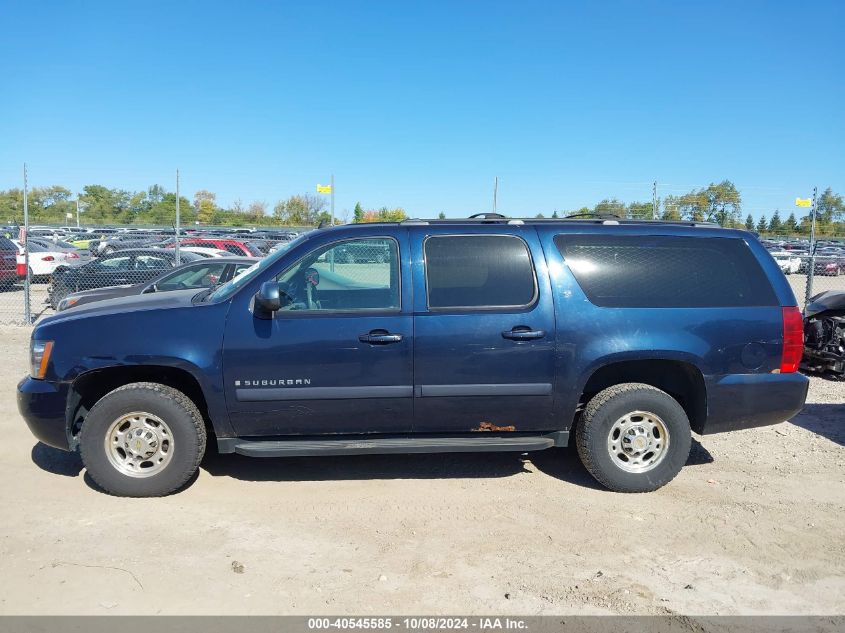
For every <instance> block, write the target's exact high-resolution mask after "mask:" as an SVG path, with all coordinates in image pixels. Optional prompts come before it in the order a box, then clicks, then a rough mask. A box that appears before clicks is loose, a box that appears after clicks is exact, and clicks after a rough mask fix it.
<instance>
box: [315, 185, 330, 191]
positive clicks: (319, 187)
mask: <svg viewBox="0 0 845 633" xmlns="http://www.w3.org/2000/svg"><path fill="white" fill-rule="evenodd" d="M331 192H332V186H331V185H317V193H331Z"/></svg>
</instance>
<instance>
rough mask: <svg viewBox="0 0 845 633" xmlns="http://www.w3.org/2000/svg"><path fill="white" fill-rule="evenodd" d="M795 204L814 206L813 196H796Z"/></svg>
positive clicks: (797, 205)
mask: <svg viewBox="0 0 845 633" xmlns="http://www.w3.org/2000/svg"><path fill="white" fill-rule="evenodd" d="M795 206H796V207H812V206H813V199H812V198H795Z"/></svg>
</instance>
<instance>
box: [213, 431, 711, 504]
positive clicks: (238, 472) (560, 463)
mask: <svg viewBox="0 0 845 633" xmlns="http://www.w3.org/2000/svg"><path fill="white" fill-rule="evenodd" d="M712 461H713V456H712V455H711V454H710V453H709V452H708V451H707V449H706V448H704V447H703V446H702V445H701V444H700V443H699V442H698V441H697V440H695V439H693V441H692V450H691V451H690V457H689V460H688V461H687V465H688V466H695V465H700V464H708V463H711V462H712ZM532 466H533V467H534V468H536V469H537V470H538V471H540V472H542V473H543V474H546V475H548V476H550V477H554V478H555V479H560V480H561V481H566V482H568V483H571V484H575V485H577V486H583V487H585V488H591V489H593V490H602V491H604V490H606V489H605V488H603V487H602V486H601V485H600V484H598V482H596V481H595V479H593V477H592V476H591V475H590V473H589V472H587V469H586V468H584V466H583V465H582V464H581V460H580V458H579V457H578V452H577V451H576V450H575V448H574V447H568V448H552V449H547V450H544V451H535V452H531V453H508V452H503V453H431V454H410V455H341V456H326V457H269V458H268V457H262V458H255V457H245V456H243V455H235V454H231V455H220V454H218V453H217V452H216V451H214V452H212V451H210V452H208V453H207V454H206V456H205V458H204V459H203V462H202V464H201V467H202V468H203V470H205V471H206V472H207V473H208V474H210V475H211V476H213V477H232V478H234V479H239V480H243V481H278V482H286V481H288V482H293V481H332V480H366V479H465V478H466V479H470V478H471V479H475V478H498V477H511V476H513V475H516V474H519V473H530V472H532V471H533V469H532Z"/></svg>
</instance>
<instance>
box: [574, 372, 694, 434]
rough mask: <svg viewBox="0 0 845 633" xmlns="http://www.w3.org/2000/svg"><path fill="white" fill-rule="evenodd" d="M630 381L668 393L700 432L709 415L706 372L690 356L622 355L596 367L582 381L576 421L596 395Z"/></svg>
mask: <svg viewBox="0 0 845 633" xmlns="http://www.w3.org/2000/svg"><path fill="white" fill-rule="evenodd" d="M629 382H639V383H643V384H646V385H651V386H652V387H656V388H657V389H660V390H662V391H665V392H666V393H668V394H669V395H670V396H672V397H673V398H674V399H675V400H677V401H678V403H679V404H680V405H681V407H682V408H683V409H684V411H685V412H686V414H687V417H688V418H689V421H690V427H691V428H692V430H693V431H695V432H696V433H701V431H702V430H703V428H704V423H705V421H706V419H707V386H706V384H705V381H704V375H703V374H702V372H701V370H700V369H699V368H698V366H696V364H695V363H693V362H691V360H690V359H677V358H635V359H630V358H627V359H626V358H623V359H614V360H608V361H606V362H605V363H603V364H600V365H599V366H597V367H594V368H593V369H592V371H591V372H590V373H589V374H588V375H587V376H586V378H585V379H584V381H583V385H582V387H581V390H580V392H579V394H580V395H579V398H578V408H577V411H576V416H575V418H576V421H574V422H573V424H576V423H577V418H578V416H579V415H580V411H581V410H582V409H583V407H584V406H585V405H586V403H587V402H589V400H590V399H591V398H592V397H593V396H595V395H596V394H597V393H599V392H600V391H602V390H603V389H606V388H607V387H611V386H613V385H618V384H621V383H629Z"/></svg>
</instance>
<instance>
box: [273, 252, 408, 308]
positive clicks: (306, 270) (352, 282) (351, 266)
mask: <svg viewBox="0 0 845 633" xmlns="http://www.w3.org/2000/svg"><path fill="white" fill-rule="evenodd" d="M277 280H278V281H279V282H280V284H282V285H283V286H282V290H283V291H284V292H285V294H287V295H288V296H289V297H290V298H291V299H292V301H291V302H290V304H289V305H287V306H285V307H284V308H282V309H283V310H333V311H349V310H398V309H399V251H398V249H397V247H396V242H395V241H393V240H392V239H388V238H372V239H360V240H347V241H344V242H340V243H337V244H330V245H328V246H323V247H321V248H319V249H317V250H316V251H312V252H311V253H309V254H308V255H306V256H305V257H303V258H302V259H300V260H299V261H298V262H297V263H295V264H294V265H293V266H292V267H290V268H288V269H287V270H286V271H285V272H283V273H282V274H281V275H279V277H278V278H277Z"/></svg>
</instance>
